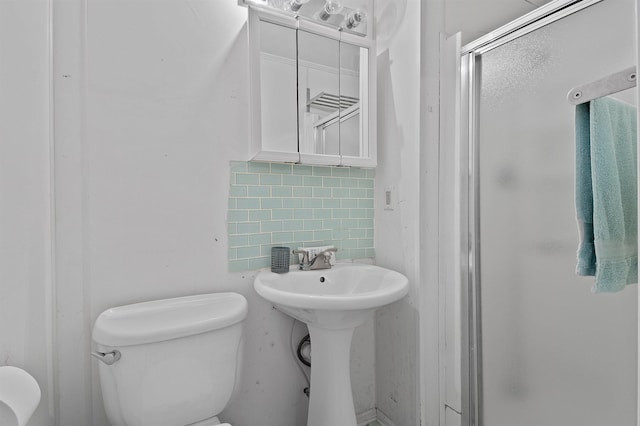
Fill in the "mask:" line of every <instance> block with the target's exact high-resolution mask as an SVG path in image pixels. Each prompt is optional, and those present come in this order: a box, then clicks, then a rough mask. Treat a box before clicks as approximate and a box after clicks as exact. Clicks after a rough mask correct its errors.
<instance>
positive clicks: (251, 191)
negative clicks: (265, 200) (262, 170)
mask: <svg viewBox="0 0 640 426" xmlns="http://www.w3.org/2000/svg"><path fill="white" fill-rule="evenodd" d="M247 195H248V196H249V197H270V196H271V188H270V187H268V186H249V187H247Z"/></svg>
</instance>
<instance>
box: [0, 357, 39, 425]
mask: <svg viewBox="0 0 640 426" xmlns="http://www.w3.org/2000/svg"><path fill="white" fill-rule="evenodd" d="M39 403H40V386H38V382H36V380H35V379H34V378H33V377H31V375H30V374H29V373H27V372H26V371H24V370H22V369H20V368H17V367H11V366H4V367H0V425H2V426H24V425H26V424H27V422H28V421H29V419H30V418H31V416H32V415H33V413H34V411H36V408H38V404H39Z"/></svg>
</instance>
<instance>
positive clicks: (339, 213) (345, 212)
mask: <svg viewBox="0 0 640 426" xmlns="http://www.w3.org/2000/svg"><path fill="white" fill-rule="evenodd" d="M347 217H349V209H333V218H347Z"/></svg>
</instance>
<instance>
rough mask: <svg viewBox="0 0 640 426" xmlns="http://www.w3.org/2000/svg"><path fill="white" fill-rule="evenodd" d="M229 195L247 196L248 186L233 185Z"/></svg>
mask: <svg viewBox="0 0 640 426" xmlns="http://www.w3.org/2000/svg"><path fill="white" fill-rule="evenodd" d="M229 196H231V197H246V196H247V187H246V186H242V185H233V186H232V187H231V189H229Z"/></svg>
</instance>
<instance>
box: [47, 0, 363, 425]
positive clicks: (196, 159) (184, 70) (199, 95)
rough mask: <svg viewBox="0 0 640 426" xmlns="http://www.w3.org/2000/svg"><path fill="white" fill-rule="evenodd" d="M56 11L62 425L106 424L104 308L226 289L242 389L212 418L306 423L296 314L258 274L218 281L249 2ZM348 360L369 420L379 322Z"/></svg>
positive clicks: (243, 122) (73, 6) (236, 151)
mask: <svg viewBox="0 0 640 426" xmlns="http://www.w3.org/2000/svg"><path fill="white" fill-rule="evenodd" d="M55 8H56V9H55V10H54V11H55V17H56V18H58V20H57V21H56V23H55V29H56V34H57V40H58V41H59V43H60V44H57V45H56V49H55V52H56V53H55V55H56V58H57V62H56V68H55V78H56V89H59V90H57V92H56V123H57V125H58V126H57V129H56V168H57V172H56V179H57V181H56V189H57V190H58V193H59V195H60V196H59V198H58V200H57V206H56V214H57V216H58V222H57V234H58V235H59V239H58V242H57V244H56V246H57V251H58V258H59V259H64V262H60V264H59V265H58V272H57V280H58V282H59V283H60V286H59V287H60V289H59V297H58V299H59V305H60V306H61V307H62V308H63V310H62V311H61V313H60V317H61V318H60V320H59V322H60V324H64V325H65V328H64V329H62V325H60V326H59V335H60V341H59V354H58V357H59V365H58V368H59V371H60V373H61V376H63V377H61V385H60V388H61V394H60V399H61V400H60V424H64V425H80V424H92V425H93V426H102V425H106V424H107V423H106V417H105V413H104V410H103V406H102V400H101V394H100V388H99V382H98V377H97V369H96V365H95V361H94V360H91V359H90V358H89V350H90V349H91V345H90V340H89V336H90V330H91V327H92V324H93V322H94V321H95V318H96V317H97V316H98V315H99V314H100V312H102V311H103V310H104V309H107V308H109V307H111V306H117V305H122V304H127V303H134V302H138V301H143V300H151V299H158V298H163V297H172V296H178V295H185V294H194V293H202V292H218V291H229V290H230V291H236V292H239V293H242V294H244V295H245V296H246V297H247V299H248V301H249V316H248V318H247V320H246V322H245V336H246V344H245V350H244V359H243V360H242V363H243V367H244V376H243V380H242V382H241V383H240V384H239V387H238V393H237V396H236V398H235V399H234V400H233V401H232V403H231V404H230V405H229V407H228V408H227V409H226V410H225V411H224V412H223V414H222V415H221V419H222V420H230V421H232V422H234V424H238V425H259V424H260V425H278V426H297V425H303V424H306V409H307V399H306V396H304V394H303V392H302V390H303V388H304V387H306V386H307V385H306V382H305V381H304V378H303V376H302V374H301V373H300V371H299V370H298V368H297V367H296V366H295V364H294V360H293V357H292V354H291V352H290V350H289V341H290V333H291V326H292V320H291V319H290V318H289V317H287V316H285V315H283V314H281V313H280V312H278V311H276V310H274V309H272V308H271V306H270V305H269V304H268V303H266V302H265V301H263V300H262V299H260V298H259V297H258V296H257V295H256V293H255V292H254V290H253V278H254V276H255V273H229V272H227V225H226V211H227V197H228V191H229V161H230V160H245V159H246V146H247V140H248V109H249V100H248V94H249V89H248V81H249V76H248V56H247V55H248V53H247V35H246V26H245V23H246V15H247V11H246V9H244V8H241V7H238V6H237V4H236V2H235V1H233V0H228V1H224V2H222V1H217V2H212V1H205V0H197V1H196V0H194V1H184V0H165V1H154V2H148V1H143V0H140V1H130V0H127V1H124V0H118V1H108V2H107V1H102V0H87V1H83V0H64V1H61V2H60V3H57V4H55ZM304 333H306V332H305V330H304V327H300V326H297V327H296V328H295V330H294V335H295V337H296V338H299V337H300V336H301V335H302V334H304ZM296 343H297V340H296ZM353 363H354V367H353V374H354V378H353V379H354V383H353V385H354V392H355V394H356V395H355V402H356V405H357V407H356V408H357V411H359V412H362V411H366V410H369V409H371V408H373V406H374V404H375V399H374V395H375V388H374V372H373V324H372V323H371V324H368V325H366V326H365V327H363V328H362V329H360V330H358V331H357V333H356V336H355V337H354V355H353Z"/></svg>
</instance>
